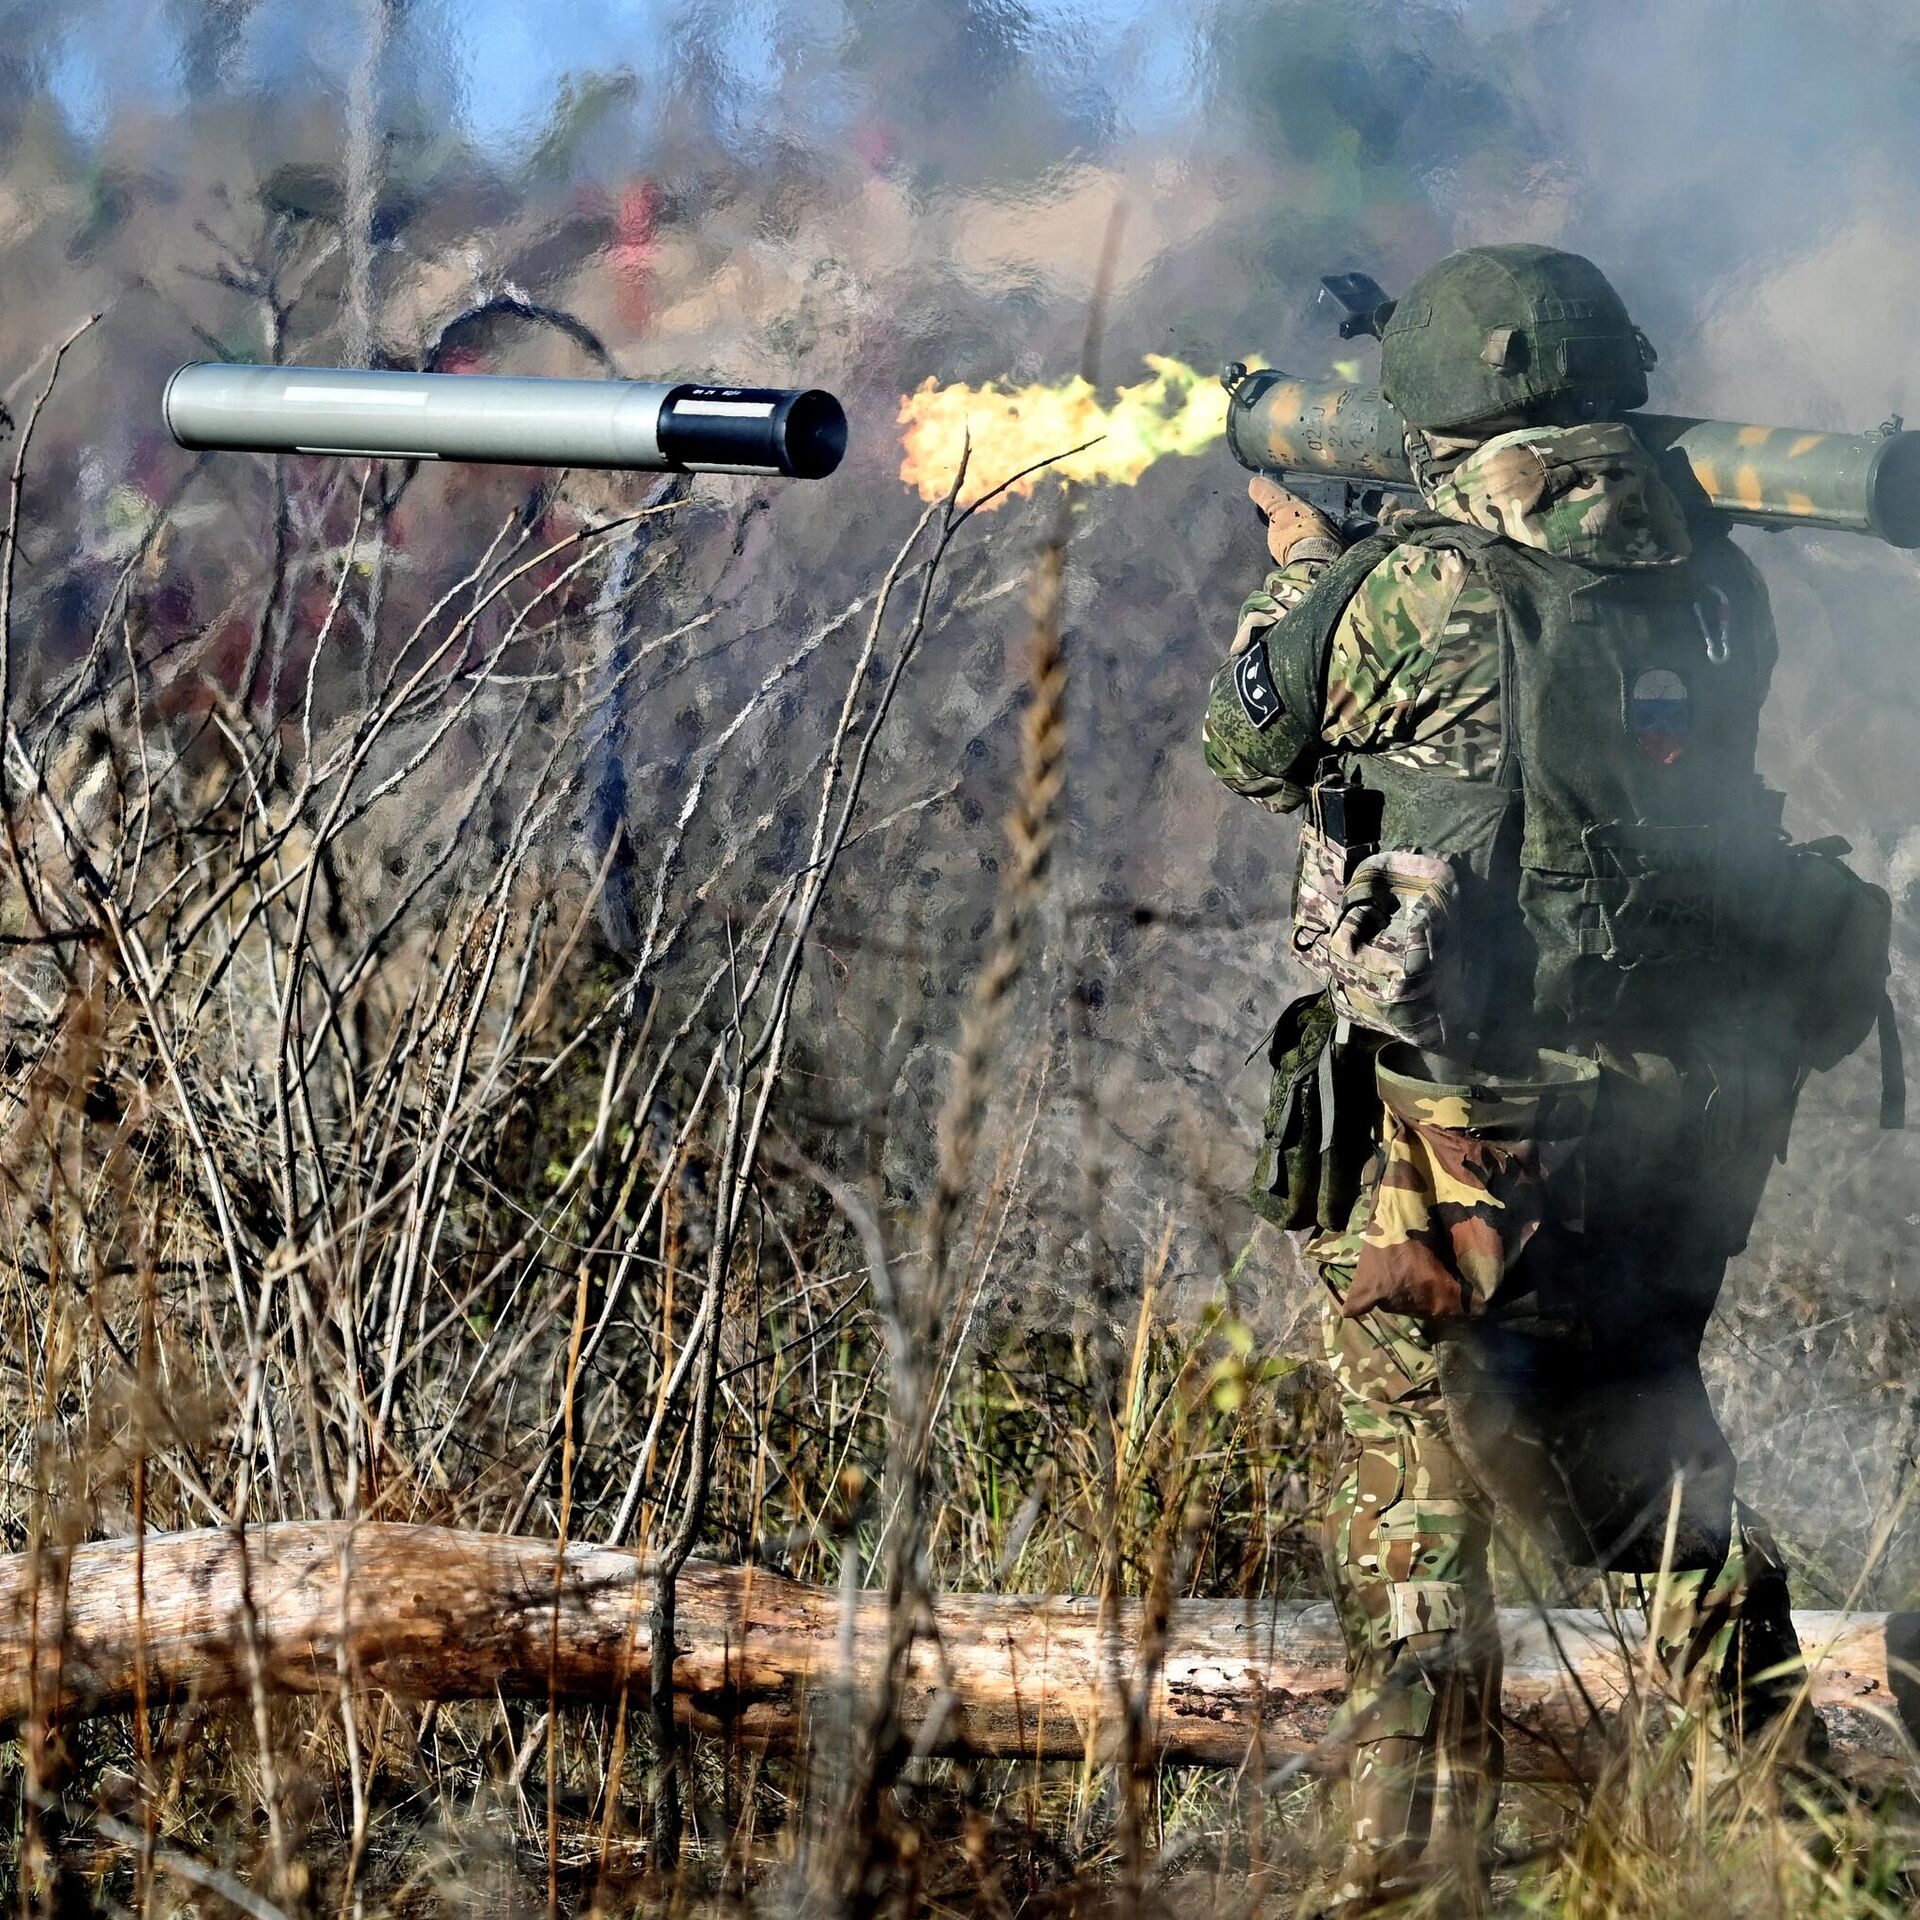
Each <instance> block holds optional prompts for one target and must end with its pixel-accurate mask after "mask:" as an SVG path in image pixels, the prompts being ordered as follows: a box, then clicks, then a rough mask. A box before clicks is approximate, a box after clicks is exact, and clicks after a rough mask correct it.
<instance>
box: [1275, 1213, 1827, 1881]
mask: <svg viewBox="0 0 1920 1920" xmlns="http://www.w3.org/2000/svg"><path fill="white" fill-rule="evenodd" d="M1355 1239H1357V1236H1338V1237H1335V1236H1328V1238H1327V1240H1323V1241H1321V1242H1319V1243H1316V1245H1315V1246H1314V1247H1313V1248H1312V1249H1311V1251H1312V1252H1313V1253H1315V1254H1319V1253H1321V1252H1322V1250H1323V1249H1325V1250H1326V1251H1328V1252H1334V1251H1337V1252H1338V1253H1340V1254H1342V1255H1345V1256H1348V1257H1346V1258H1342V1259H1339V1260H1336V1261H1334V1262H1332V1263H1327V1264H1324V1265H1323V1272H1324V1274H1325V1277H1326V1279H1327V1280H1328V1282H1329V1285H1330V1287H1331V1288H1332V1290H1333V1296H1334V1297H1333V1298H1330V1299H1329V1301H1328V1303H1327V1307H1326V1312H1325V1319H1324V1340H1325V1355H1326V1361H1327V1365H1328V1367H1329V1368H1330V1370H1331V1372H1332V1374H1333V1378H1334V1383H1335V1386H1336V1389H1337V1393H1338V1400H1339V1411H1340V1421H1341V1425H1342V1427H1343V1428H1344V1430H1345V1435H1346V1458H1345V1465H1344V1471H1343V1472H1342V1474H1341V1476H1340V1477H1339V1479H1338V1481H1337V1483H1336V1485H1335V1487H1334V1490H1333V1493H1332V1495H1331V1497H1330V1499H1329V1501H1328V1503H1327V1508H1326V1513H1325V1530H1324V1546H1325V1552H1326V1560H1327V1570H1328V1576H1329V1580H1330V1583H1331V1586H1332V1589H1333V1593H1334V1597H1335V1601H1336V1604H1337V1606H1338V1610H1339V1615H1340V1622H1341V1627H1342V1630H1343V1633H1344V1635H1345V1639H1346V1643H1347V1655H1348V1665H1349V1670H1350V1672H1351V1676H1352V1680H1351V1687H1350V1692H1349V1698H1348V1704H1347V1708H1346V1712H1345V1718H1344V1722H1343V1724H1344V1725H1345V1727H1346V1728H1347V1729H1348V1734H1349V1739H1350V1741H1351V1751H1352V1760H1351V1763H1350V1803H1349V1820H1350V1825H1351V1836H1352V1838H1351V1845H1350V1848H1349V1851H1348V1855H1347V1858H1346V1861H1345V1863H1344V1864H1343V1868H1342V1872H1341V1883H1342V1884H1341V1887H1340V1893H1339V1897H1340V1898H1345V1899H1349V1900H1359V1899H1364V1898H1366V1897H1369V1896H1370V1895H1372V1894H1374V1893H1376V1892H1379V1891H1382V1890H1385V1889H1390V1888H1391V1887H1392V1886H1393V1884H1394V1883H1395V1882H1399V1881H1409V1882H1410V1881H1415V1880H1418V1881H1420V1882H1425V1881H1426V1880H1428V1879H1430V1878H1432V1877H1435V1876H1439V1875H1445V1874H1452V1875H1454V1876H1457V1879H1456V1884H1457V1886H1458V1887H1460V1888H1461V1889H1462V1890H1463V1892H1464V1890H1466V1889H1468V1888H1471V1887H1472V1886H1474V1885H1475V1884H1476V1883H1477V1877H1478V1873H1477V1861H1478V1858H1479V1856H1480V1854H1481V1852H1482V1850H1483V1848H1484V1845H1485V1842H1486V1840H1487V1838H1488V1835H1489V1831H1490V1828H1491V1825H1492V1821H1493V1817H1494V1814H1495V1811H1496V1809H1497V1805H1498V1801H1499V1794H1500V1782H1501V1776H1502V1772H1503V1765H1504V1750H1503V1743H1502V1737H1501V1731H1500V1682H1501V1662H1500V1642H1499V1634H1498V1631H1497V1625H1496V1619H1495V1613H1494V1598H1493V1590H1492V1585H1491V1581H1490V1577H1489V1569H1488V1552H1489V1548H1490V1546H1491V1544H1492V1541H1493V1536H1494V1530H1495V1525H1496V1513H1495V1510H1494V1509H1493V1506H1492V1503H1491V1502H1490V1501H1489V1500H1488V1499H1487V1497H1486V1496H1485V1494H1484V1493H1482V1492H1481V1490H1480V1489H1479V1487H1478V1486H1477V1485H1476V1484H1475V1482H1474V1480H1473V1478H1472V1477H1471V1475H1470V1474H1469V1473H1468V1471H1467V1470H1466V1468H1465V1467H1464V1466H1463V1464H1462V1463H1461V1460H1460V1458H1459V1456H1458V1454H1457V1452H1456V1450H1455V1448H1454V1446H1453V1444H1452V1442H1451V1441H1450V1439H1449V1435H1448V1427H1447V1418H1446V1412H1445V1408H1444V1406H1443V1404H1442V1400H1441V1394H1440V1387H1439V1382H1438V1379H1437V1375H1436V1369H1435V1364H1434V1356H1433V1351H1432V1348H1431V1346H1430V1344H1429V1342H1428V1340H1427V1338H1426V1335H1425V1334H1424V1332H1423V1331H1422V1327H1421V1323H1420V1322H1419V1321H1417V1320H1414V1319H1409V1318H1404V1317H1401V1316H1397V1315H1390V1314H1385V1313H1378V1312H1375V1313H1369V1314H1365V1315H1362V1316H1360V1317H1359V1318H1356V1319H1351V1320H1349V1319H1346V1318H1343V1317H1342V1315H1341V1314H1340V1312H1339V1309H1338V1305H1337V1300H1338V1298H1339V1297H1340V1296H1341V1295H1342V1294H1343V1293H1344V1290H1345V1283H1346V1282H1347V1281H1348V1280H1349V1279H1350V1277H1351V1272H1352V1267H1351V1263H1350V1256H1351V1252H1352V1250H1353V1241H1354V1240H1355ZM1329 1241H1331V1242H1332V1245H1329ZM1514 1518H1515V1519H1516V1521H1518V1522H1520V1523H1521V1524H1522V1525H1524V1516H1514ZM1613 1579H1614V1582H1615V1584H1616V1585H1617V1586H1618V1587H1619V1588H1621V1589H1622V1591H1620V1592H1619V1593H1618V1595H1617V1597H1618V1598H1619V1600H1620V1601H1621V1603H1622V1604H1634V1603H1638V1604H1639V1605H1640V1606H1641V1607H1643V1608H1644V1609H1645V1611H1646V1613H1647V1615H1648V1619H1649V1625H1650V1629H1651V1630H1652V1632H1653V1634H1654V1636H1655V1644H1656V1651H1657V1652H1658V1654H1659V1656H1660V1658H1661V1659H1662V1661H1663V1662H1664V1663H1665V1666H1666V1668H1667V1671H1668V1672H1669V1674H1670V1675H1672V1676H1673V1677H1674V1678H1675V1679H1676V1680H1685V1679H1687V1678H1689V1677H1695V1678H1698V1679H1703V1680H1705V1681H1706V1682H1707V1684H1708V1685H1709V1687H1710V1688H1711V1689H1712V1690H1713V1691H1714V1692H1715V1693H1716V1694H1717V1695H1718V1696H1719V1697H1720V1699H1721V1701H1722V1702H1723V1704H1724V1706H1725V1708H1726V1710H1727V1711H1728V1712H1730V1713H1731V1714H1734V1715H1736V1716H1737V1715H1739V1714H1740V1713H1741V1712H1742V1711H1743V1710H1749V1711H1750V1710H1752V1707H1753V1703H1754V1701H1755V1696H1756V1693H1759V1694H1761V1695H1763V1696H1764V1697H1763V1698H1761V1700H1760V1702H1759V1706H1760V1711H1761V1712H1762V1713H1763V1714H1764V1715H1765V1717H1767V1718H1769V1719H1771V1718H1772V1717H1773V1716H1774V1715H1775V1714H1776V1713H1777V1711H1778V1709H1779V1708H1780V1707H1781V1706H1782V1705H1784V1704H1785V1702H1786V1701H1787V1700H1789V1699H1791V1697H1792V1695H1793V1684H1792V1681H1791V1679H1790V1678H1786V1677H1782V1676H1779V1675H1778V1674H1777V1673H1776V1672H1775V1670H1776V1669H1777V1668H1778V1667H1779V1666H1780V1664H1781V1663H1782V1662H1783V1661H1790V1660H1791V1659H1792V1658H1794V1657H1796V1656H1797V1651H1798V1647H1797V1642H1796V1641H1795V1640H1794V1637H1793V1627H1792V1620H1791V1616H1790V1614H1789V1612H1788V1604H1787V1587H1786V1576H1785V1570H1784V1567H1783V1565H1782V1563H1781V1560H1780V1556H1779V1553H1778V1551H1777V1549H1776V1548H1775V1547H1774V1545H1773V1542H1772V1541H1771V1539H1770V1538H1769V1537H1768V1535H1767V1533H1766V1531H1765V1529H1764V1527H1762V1526H1761V1525H1760V1523H1759V1522H1758V1520H1757V1519H1756V1518H1755V1517H1754V1516H1753V1515H1752V1514H1751V1513H1750V1512H1748V1511H1747V1510H1745V1509H1744V1508H1743V1507H1738V1506H1737V1507H1736V1513H1735V1519H1734V1527H1733V1545H1732V1548H1731V1550H1730V1552H1729V1553H1728V1555H1727V1558H1726V1560H1725V1561H1724V1562H1723V1563H1722V1565H1721V1566H1720V1567H1719V1568H1718V1569H1717V1570H1713V1571H1703V1572H1669V1573H1667V1574H1666V1575H1665V1576H1664V1577H1662V1576H1651V1577H1646V1578H1628V1577H1624V1576H1617V1575H1616V1576H1613ZM1761 1659H1764V1660H1765V1661H1766V1662H1767V1665H1768V1671H1769V1674H1770V1675H1772V1676H1773V1677H1771V1678H1769V1679H1768V1680H1766V1681H1765V1683H1764V1684H1763V1686H1762V1687H1760V1688H1759V1689H1756V1688H1755V1687H1753V1686H1750V1685H1748V1684H1746V1683H1745V1677H1744V1676H1745V1671H1746V1670H1751V1671H1753V1672H1755V1673H1758V1672H1759V1671H1760V1668H1759V1666H1758V1664H1757V1661H1759V1660H1761ZM1743 1663H1745V1664H1744V1665H1743ZM1737 1730H1738V1729H1737V1727H1736V1728H1735V1731H1736V1732H1737Z"/></svg>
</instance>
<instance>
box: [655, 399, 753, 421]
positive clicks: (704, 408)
mask: <svg viewBox="0 0 1920 1920" xmlns="http://www.w3.org/2000/svg"><path fill="white" fill-rule="evenodd" d="M772 412H773V402H772V401H771V400H676V401H675V402H674V403H673V413H674V418H675V419H678V418H679V417H680V415H681V414H683V413H705V414H724V415H726V416H728V417H729V418H731V419H735V420H765V419H767V418H768V417H769V416H770V415H771V414H772Z"/></svg>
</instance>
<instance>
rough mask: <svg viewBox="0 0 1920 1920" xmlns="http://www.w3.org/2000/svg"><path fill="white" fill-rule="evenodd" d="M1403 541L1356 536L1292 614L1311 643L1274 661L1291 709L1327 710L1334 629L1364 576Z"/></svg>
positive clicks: (1292, 623)
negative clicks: (1328, 677) (1328, 662)
mask: <svg viewBox="0 0 1920 1920" xmlns="http://www.w3.org/2000/svg"><path fill="white" fill-rule="evenodd" d="M1399 544H1400V536H1399V534H1398V533H1370V534H1368V536H1367V537H1366V538H1365V539H1364V540H1358V541H1355V543H1354V544H1353V545H1352V546H1350V547H1349V548H1348V549H1347V550H1346V552H1345V553H1343V554H1342V555H1341V556H1340V558H1339V559H1338V560H1336V561H1335V562H1334V563H1333V565H1332V566H1330V567H1329V568H1328V569H1327V570H1326V572H1325V573H1323V574H1322V575H1321V576H1320V578H1319V579H1318V580H1316V581H1315V582H1314V583H1313V585H1312V586H1311V587H1309V588H1308V589H1307V592H1306V595H1305V597H1304V598H1303V599H1302V600H1301V601H1300V603H1299V605H1298V606H1296V607H1295V608H1293V610H1292V611H1291V612H1290V613H1289V614H1288V615H1287V625H1288V627H1289V628H1290V629H1291V630H1292V631H1293V632H1294V633H1296V634H1299V635H1301V636H1302V637H1303V639H1304V640H1305V643H1306V644H1304V645H1301V646H1289V647H1288V648H1287V649H1286V652H1285V655H1284V658H1283V659H1282V660H1280V661H1277V662H1274V663H1273V664H1275V665H1277V666H1278V667H1279V668H1280V675H1279V678H1280V679H1281V681H1282V682H1283V684H1282V685H1281V686H1280V689H1279V692H1280V699H1281V704H1282V705H1283V706H1284V707H1285V708H1286V710H1287V711H1288V712H1289V713H1311V714H1319V713H1321V712H1323V711H1324V710H1325V703H1326V697H1327V656H1328V654H1329V653H1330V652H1331V651H1332V648H1333V630H1334V628H1336V627H1337V626H1338V625H1339V624H1340V616H1341V615H1342V614H1343V613H1345V612H1346V610H1347V603H1348V602H1349V601H1350V600H1352V598H1353V596H1354V595H1355V594H1356V593H1358V592H1359V591H1360V584H1361V582H1362V581H1363V580H1365V579H1366V577H1367V575H1368V574H1370V573H1371V572H1372V571H1373V570H1374V568H1375V567H1377V566H1378V565H1379V564H1380V562H1381V561H1382V560H1384V559H1385V558H1386V557H1387V555H1388V554H1390V553H1391V552H1392V551H1393V550H1394V548H1395V547H1397V546H1398V545H1399ZM1309 682H1310V684H1309Z"/></svg>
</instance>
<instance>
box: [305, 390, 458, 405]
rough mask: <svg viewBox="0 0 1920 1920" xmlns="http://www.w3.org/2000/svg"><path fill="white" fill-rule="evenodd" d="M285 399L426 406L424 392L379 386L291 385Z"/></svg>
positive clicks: (308, 401)
mask: <svg viewBox="0 0 1920 1920" xmlns="http://www.w3.org/2000/svg"><path fill="white" fill-rule="evenodd" d="M280 397H281V398H282V399H283V400H304V401H306V402H307V403H308V405H310V406H319V407H424V406H425V405H426V404H427V398H428V396H427V395H426V394H424V393H389V392H387V391H386V390H385V389H383V388H379V387H352V388H348V389H346V390H344V391H343V390H342V389H341V388H339V387H289V388H287V390H286V391H285V392H284V393H283V394H282V395H281V396H280Z"/></svg>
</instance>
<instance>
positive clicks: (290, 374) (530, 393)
mask: <svg viewBox="0 0 1920 1920" xmlns="http://www.w3.org/2000/svg"><path fill="white" fill-rule="evenodd" d="M161 404H162V411H163V412H164V414H165V417H166V422H167V428H168V431H169V432H171V433H172V435H173V437H174V439H176V440H177V441H178V442H179V443H180V444H181V446H183V447H189V448H192V449H194V450H195V451H200V450H206V449H221V450H228V451H235V452H245V453H318V454H335V455H340V454H367V455H373V456H375V457H378V458H382V459H390V460H478V461H492V462H499V463H504V464H508V465H512V466H528V467H608V468H614V469H621V470H625V471H628V472H638V473H764V474H785V475H787V476H789V477H791V478H795V479H802V480H818V479H823V478H824V477H825V476H826V475H827V474H830V473H831V472H832V471H833V470H834V468H836V467H837V466H838V465H839V464H840V459H841V456H842V455H843V454H844V453H845V452H846V447H847V417H846V415H845V414H844V413H843V412H842V411H841V408H840V403H839V401H837V400H836V399H835V398H834V397H833V396H832V394H830V393H822V392H820V391H818V390H817V389H814V390H806V391H795V390H790V389H780V388H771V387H728V386H699V385H693V384H689V383H686V382H681V383H678V384H675V383H670V382H666V381H643V380H540V379H522V378H509V377H506V376H501V375H492V374H449V373H388V372H360V371H354V370H351V369H345V368H339V367H246V366H228V365H224V364H220V363H217V362H202V363H199V364H197V365H193V366H185V367H182V368H181V369H180V370H179V372H177V373H176V374H175V375H174V376H173V378H172V379H171V380H169V381H168V382H167V389H166V394H165V396H164V399H163V401H162V403H161Z"/></svg>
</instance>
